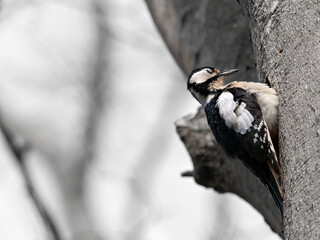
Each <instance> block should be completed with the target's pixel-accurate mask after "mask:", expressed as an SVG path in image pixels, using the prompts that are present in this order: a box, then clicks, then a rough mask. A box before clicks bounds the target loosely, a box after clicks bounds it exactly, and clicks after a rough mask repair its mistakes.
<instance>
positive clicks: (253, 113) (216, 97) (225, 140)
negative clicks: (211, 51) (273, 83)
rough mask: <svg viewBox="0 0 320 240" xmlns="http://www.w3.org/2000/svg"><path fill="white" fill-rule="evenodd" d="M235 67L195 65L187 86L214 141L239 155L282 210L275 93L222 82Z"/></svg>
mask: <svg viewBox="0 0 320 240" xmlns="http://www.w3.org/2000/svg"><path fill="white" fill-rule="evenodd" d="M237 71H238V69H234V70H230V71H227V72H223V73H221V72H220V71H219V70H217V69H215V68H212V67H202V68H198V69H195V70H194V71H192V72H191V74H190V75H189V79H188V90H189V91H190V92H191V94H192V95H193V96H194V97H195V98H196V99H197V100H198V101H199V102H200V103H201V104H202V105H203V107H204V110H205V113H206V116H207V120H208V124H209V126H210V128H211V130H212V132H213V134H214V136H215V138H216V140H217V142H218V143H219V144H220V145H221V147H222V148H223V149H224V151H225V152H226V153H227V155H229V156H230V157H231V158H236V159H240V160H241V161H242V162H243V163H244V165H245V166H246V167H248V168H249V169H250V170H251V172H253V174H255V175H256V176H258V177H259V178H260V180H261V181H262V183H263V184H265V186H266V187H267V188H268V189H269V191H270V192H271V194H272V197H273V199H274V201H275V203H276V205H277V206H278V207H279V209H280V211H281V214H282V199H283V194H282V190H281V187H280V177H281V168H280V165H279V161H278V157H277V152H276V149H277V148H278V141H277V138H278V137H277V132H278V125H277V113H278V110H277V108H278V103H279V100H278V96H277V94H276V91H275V90H274V89H272V88H270V87H269V86H268V85H266V84H263V83H253V82H231V83H229V84H225V82H224V81H225V79H226V77H227V76H229V75H230V74H233V73H235V72H237Z"/></svg>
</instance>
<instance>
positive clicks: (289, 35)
mask: <svg viewBox="0 0 320 240" xmlns="http://www.w3.org/2000/svg"><path fill="white" fill-rule="evenodd" d="M240 4H241V7H242V10H243V12H244V14H245V16H246V19H247V21H248V24H249V28H250V30H251V35H252V41H253V46H254V52H255V58H256V61H257V68H258V72H259V78H260V80H263V79H266V78H268V79H269V81H270V82H271V83H272V85H273V86H274V87H275V89H276V90H277V91H278V93H279V95H280V107H279V131H280V133H279V136H280V158H281V165H282V169H283V185H284V188H285V196H284V235H285V239H319V236H320V228H319V225H320V191H319V186H320V173H319V164H320V160H319V159H320V115H319V102H320V90H319V86H320V80H319V72H320V45H319V42H320V29H319V22H320V20H319V13H320V4H319V2H318V1H314V0H307V1H304V0H297V1H262V0H261V1H244V0H241V1H240Z"/></svg>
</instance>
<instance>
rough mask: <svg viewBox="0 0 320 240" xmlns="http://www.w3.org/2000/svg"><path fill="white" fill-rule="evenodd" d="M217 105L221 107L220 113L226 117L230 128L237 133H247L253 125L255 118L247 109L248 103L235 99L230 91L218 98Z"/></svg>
mask: <svg viewBox="0 0 320 240" xmlns="http://www.w3.org/2000/svg"><path fill="white" fill-rule="evenodd" d="M216 107H217V108H219V114H220V116H221V117H222V118H223V119H224V121H225V123H226V125H227V127H228V128H231V129H233V130H235V131H236V132H237V133H241V134H245V133H246V132H247V130H248V129H249V128H250V127H251V126H252V122H253V120H254V118H253V116H252V115H251V113H250V112H249V111H248V110H247V109H246V104H245V103H244V102H241V103H240V105H239V103H238V102H235V101H234V100H233V95H232V93H230V92H223V93H222V94H221V95H220V97H219V98H218V100H217V104H216Z"/></svg>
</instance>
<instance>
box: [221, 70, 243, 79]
mask: <svg viewBox="0 0 320 240" xmlns="http://www.w3.org/2000/svg"><path fill="white" fill-rule="evenodd" d="M238 71H239V69H232V70H229V71H226V72H223V73H219V74H218V76H219V77H222V76H229V75H231V74H233V73H235V72H238Z"/></svg>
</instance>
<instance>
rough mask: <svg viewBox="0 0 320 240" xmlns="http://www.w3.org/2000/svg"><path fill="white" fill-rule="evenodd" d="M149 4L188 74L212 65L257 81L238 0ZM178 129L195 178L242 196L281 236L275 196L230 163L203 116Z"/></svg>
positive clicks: (237, 164) (181, 123)
mask: <svg viewBox="0 0 320 240" xmlns="http://www.w3.org/2000/svg"><path fill="white" fill-rule="evenodd" d="M146 2H147V4H148V7H149V9H150V12H151V14H152V16H153V19H154V21H155V23H156V25H157V27H158V29H159V31H160V33H161V34H162V37H163V39H164V40H165V42H166V44H167V46H168V48H169V49H170V51H171V53H172V54H173V56H174V57H175V59H176V61H177V62H178V64H179V65H180V66H181V68H182V69H183V70H184V72H185V73H186V74H188V73H189V72H190V71H191V70H192V69H194V68H195V67H198V66H204V65H211V66H214V67H217V68H219V69H222V70H226V69H231V68H239V69H240V72H239V74H237V75H235V77H236V79H235V78H233V79H230V80H245V81H256V80H257V78H256V72H255V66H254V65H255V64H254V60H253V51H252V44H251V42H250V35H249V32H248V29H247V25H246V22H245V19H244V17H243V14H242V12H241V10H240V6H239V5H238V4H237V2H236V1H233V0H227V1H223V2H221V1H218V0H214V1H205V0H202V1H196V2H195V1H189V0H188V1H186V0H175V1H169V0H161V1H160V0H146ZM217 6H219V7H217ZM177 130H178V133H179V135H180V137H181V139H182V140H183V142H184V143H185V145H186V147H187V149H188V151H189V153H190V155H191V157H192V161H193V164H194V171H193V172H192V175H193V176H194V178H195V180H196V182H197V183H199V184H201V185H204V186H206V187H212V188H214V189H215V190H217V191H219V192H232V193H235V194H237V195H239V196H240V197H242V198H243V199H245V200H246V201H247V202H249V203H250V204H251V205H252V206H254V207H255V208H256V209H257V210H258V211H259V212H260V213H261V214H262V215H263V216H264V218H265V219H266V222H267V223H268V224H269V225H270V226H271V228H272V229H273V231H275V232H277V233H278V234H279V235H282V225H281V223H282V220H281V216H280V214H279V211H278V209H277V208H276V207H275V205H274V202H273V199H272V198H271V197H270V196H269V194H268V193H267V192H266V190H265V188H264V186H263V185H262V184H261V183H260V182H259V180H258V179H257V178H255V177H254V176H253V175H252V174H251V173H249V171H248V170H247V169H246V168H244V167H243V166H242V164H241V163H240V162H237V161H233V162H231V161H230V160H228V159H227V158H226V157H225V155H224V154H222V152H221V150H220V148H219V147H218V146H217V145H216V143H215V141H214V140H213V136H212V134H211V132H210V130H209V128H208V127H207V122H206V119H205V116H204V114H199V115H197V116H196V117H195V118H194V119H190V117H186V118H185V119H183V120H181V121H179V122H178V123H177ZM221 154H222V155H221ZM190 174H191V173H185V175H190ZM247 186H250V188H248V187H247Z"/></svg>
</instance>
